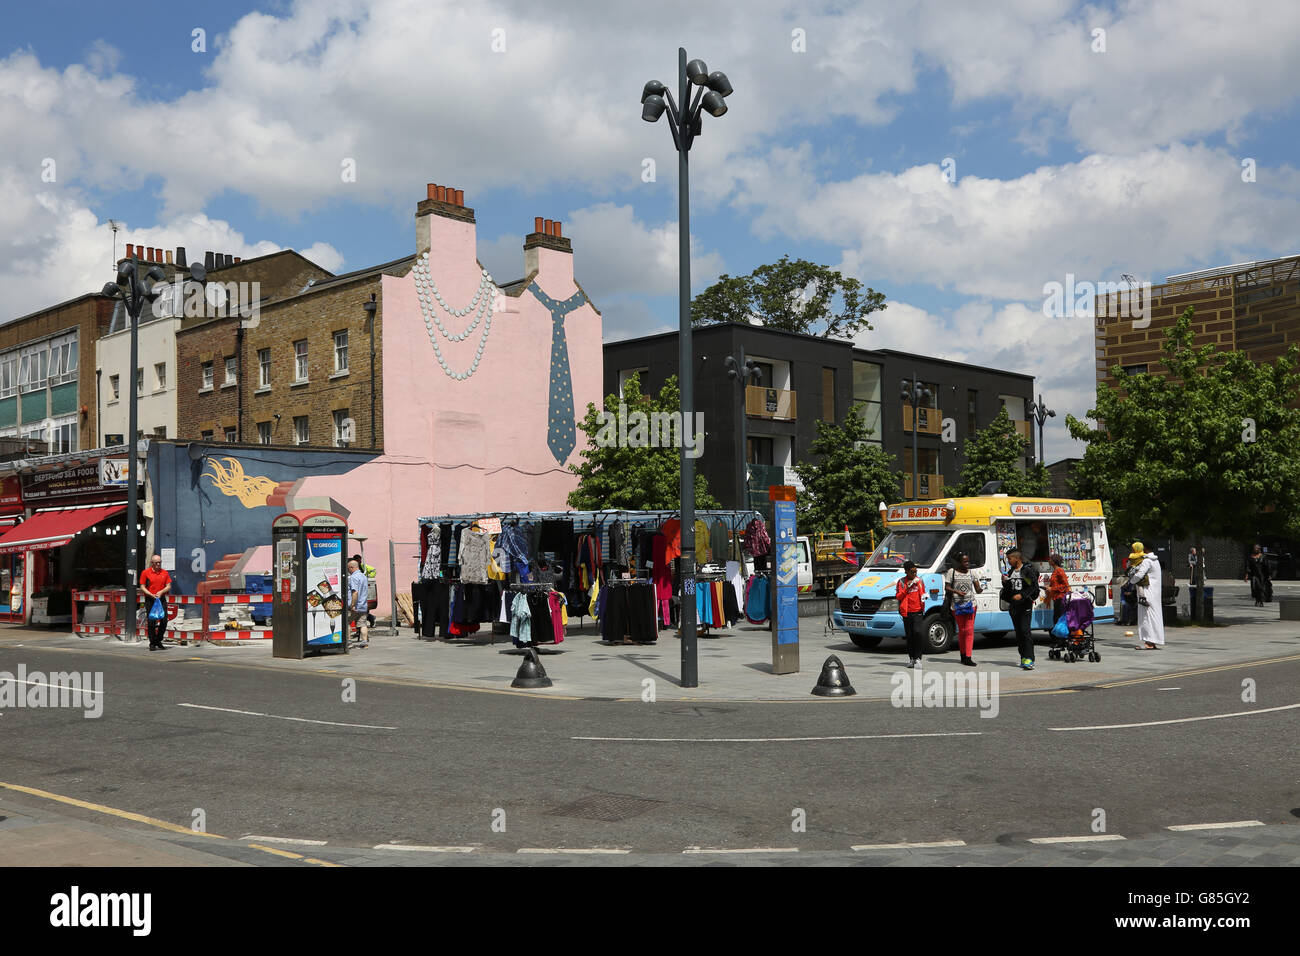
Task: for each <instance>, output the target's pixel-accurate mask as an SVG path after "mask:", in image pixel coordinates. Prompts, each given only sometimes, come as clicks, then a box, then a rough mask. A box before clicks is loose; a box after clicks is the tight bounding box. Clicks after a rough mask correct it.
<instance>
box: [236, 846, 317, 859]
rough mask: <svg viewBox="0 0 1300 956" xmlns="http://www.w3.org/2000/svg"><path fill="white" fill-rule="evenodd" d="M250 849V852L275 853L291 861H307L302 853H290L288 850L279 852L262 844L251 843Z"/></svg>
mask: <svg viewBox="0 0 1300 956" xmlns="http://www.w3.org/2000/svg"><path fill="white" fill-rule="evenodd" d="M248 848H249V849H250V850H261V851H262V852H263V853H273V854H275V855H276V856H283V857H288V858H289V859H290V860H302V859H305V857H303V855H302V854H301V853H290V852H289V851H288V850H277V849H276V848H275V847H273V846H262V844H260V843H250V844H248Z"/></svg>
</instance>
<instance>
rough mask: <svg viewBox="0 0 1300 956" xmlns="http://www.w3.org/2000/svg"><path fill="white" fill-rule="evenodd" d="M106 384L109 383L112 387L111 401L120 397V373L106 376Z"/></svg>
mask: <svg viewBox="0 0 1300 956" xmlns="http://www.w3.org/2000/svg"><path fill="white" fill-rule="evenodd" d="M108 384H109V385H110V386H111V387H112V389H113V401H117V400H118V399H119V398H121V397H122V396H121V388H120V387H119V386H120V384H121V376H120V375H110V376H109V377H108Z"/></svg>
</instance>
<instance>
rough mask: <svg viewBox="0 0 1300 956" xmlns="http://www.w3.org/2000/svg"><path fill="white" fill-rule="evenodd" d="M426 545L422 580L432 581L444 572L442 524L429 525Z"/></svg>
mask: <svg viewBox="0 0 1300 956" xmlns="http://www.w3.org/2000/svg"><path fill="white" fill-rule="evenodd" d="M425 547H426V550H425V552H424V563H423V564H422V565H420V580H422V581H432V580H434V579H435V578H437V577H438V576H439V575H440V574H442V525H438V524H431V525H429V533H428V534H427V535H426V536H425Z"/></svg>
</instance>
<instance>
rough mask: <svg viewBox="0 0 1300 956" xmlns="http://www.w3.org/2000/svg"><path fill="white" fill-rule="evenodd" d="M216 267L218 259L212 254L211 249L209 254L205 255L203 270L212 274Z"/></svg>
mask: <svg viewBox="0 0 1300 956" xmlns="http://www.w3.org/2000/svg"><path fill="white" fill-rule="evenodd" d="M216 267H217V257H216V256H215V255H214V254H213V253H212V250H210V249H209V250H208V251H207V252H205V253H203V268H205V269H207V270H208V271H209V272H211V271H212V270H213V269H215V268H216Z"/></svg>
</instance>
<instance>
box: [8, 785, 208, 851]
mask: <svg viewBox="0 0 1300 956" xmlns="http://www.w3.org/2000/svg"><path fill="white" fill-rule="evenodd" d="M0 787H4V788H5V789H6V790H14V791H16V792H18V793H26V794H30V795H31V796H33V797H41V798H42V799H45V800H54V801H56V802H58V803H66V804H68V805H69V806H73V807H80V808H81V809H83V810H94V811H95V812H96V813H107V814H109V815H111V816H115V817H120V818H122V819H123V820H132V821H134V822H136V823H144V824H147V825H148V826H151V827H158V828H159V829H162V830H170V831H171V832H172V833H183V834H185V835H186V836H205V837H211V838H212V839H214V840H225V839H228V837H223V836H221V835H220V834H217V833H204V832H203V831H201V830H191V829H190V828H189V827H183V826H180V825H178V824H175V823H168V822H167V821H166V820H159V819H157V818H155V817H146V816H145V815H144V814H141V813H132V812H131V811H129V810H118V809H116V808H114V807H106V806H104V805H103V804H102V803H90V802H89V801H86V800H78V799H76V798H75V797H65V796H63V795H62V794H58V793H50V791H48V790H37V789H36V788H35V787H24V786H20V785H19V784H16V783H4V782H3V781H0Z"/></svg>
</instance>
